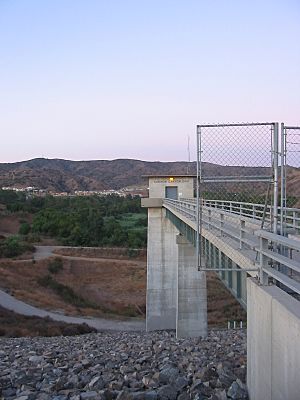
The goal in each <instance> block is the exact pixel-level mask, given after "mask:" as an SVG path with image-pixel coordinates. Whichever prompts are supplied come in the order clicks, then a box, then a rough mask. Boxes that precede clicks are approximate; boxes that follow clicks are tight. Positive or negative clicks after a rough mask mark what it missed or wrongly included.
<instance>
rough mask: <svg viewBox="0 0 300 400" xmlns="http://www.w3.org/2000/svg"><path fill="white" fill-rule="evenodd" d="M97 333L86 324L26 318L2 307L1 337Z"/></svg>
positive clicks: (0, 312)
mask: <svg viewBox="0 0 300 400" xmlns="http://www.w3.org/2000/svg"><path fill="white" fill-rule="evenodd" d="M95 331H96V330H95V329H93V328H90V327H89V326H87V325H86V324H82V325H75V324H66V323H64V322H57V321H52V320H51V319H50V318H39V317H26V316H23V315H19V314H16V313H14V312H12V311H8V310H5V309H4V308H2V307H0V336H5V337H22V336H61V335H63V336H73V335H81V334H84V333H90V332H95Z"/></svg>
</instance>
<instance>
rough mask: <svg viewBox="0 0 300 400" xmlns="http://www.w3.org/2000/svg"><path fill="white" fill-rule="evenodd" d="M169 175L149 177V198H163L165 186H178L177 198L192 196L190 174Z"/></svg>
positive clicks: (192, 184)
mask: <svg viewBox="0 0 300 400" xmlns="http://www.w3.org/2000/svg"><path fill="white" fill-rule="evenodd" d="M170 178H172V176H171V175H168V176H166V177H149V198H165V188H166V186H177V187H178V199H180V198H181V197H182V198H192V197H194V178H193V177H190V176H177V177H173V180H170Z"/></svg>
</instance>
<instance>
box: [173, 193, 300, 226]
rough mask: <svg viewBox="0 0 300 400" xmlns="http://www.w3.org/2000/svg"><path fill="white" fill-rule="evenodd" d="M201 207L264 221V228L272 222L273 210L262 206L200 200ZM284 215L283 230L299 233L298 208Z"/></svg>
mask: <svg viewBox="0 0 300 400" xmlns="http://www.w3.org/2000/svg"><path fill="white" fill-rule="evenodd" d="M181 201H183V202H185V203H192V204H196V199H182V200H181ZM202 206H203V207H211V208H218V209H221V210H224V211H227V212H229V213H232V214H237V215H240V216H243V217H246V218H249V219H252V220H256V221H262V220H263V218H264V219H265V224H266V225H265V226H268V225H270V224H271V222H272V217H273V213H274V209H273V207H272V206H270V205H267V207H266V209H265V205H264V204H255V203H245V202H236V201H228V200H207V199H202ZM283 212H284V214H285V230H287V229H290V230H292V231H295V233H300V209H299V208H288V207H286V208H284V211H283ZM278 215H279V216H280V215H281V207H278Z"/></svg>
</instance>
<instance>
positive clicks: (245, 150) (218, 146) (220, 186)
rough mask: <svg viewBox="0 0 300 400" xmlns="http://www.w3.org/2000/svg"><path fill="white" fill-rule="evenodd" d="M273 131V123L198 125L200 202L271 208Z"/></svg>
mask: <svg viewBox="0 0 300 400" xmlns="http://www.w3.org/2000/svg"><path fill="white" fill-rule="evenodd" d="M276 127H278V125H276V124H274V123H263V124H253V123H251V124H226V125H199V126H198V128H197V132H198V174H199V176H200V188H199V189H200V198H201V200H204V201H205V200H216V201H220V200H223V201H228V202H236V203H241V202H242V203H251V204H265V203H267V204H268V205H269V206H271V205H272V204H273V201H272V196H273V187H272V183H273V180H274V179H273V178H274V157H277V156H278V154H277V150H276V143H274V141H275V140H277V139H276V138H275V140H274V137H275V135H274V131H275V129H276ZM237 206H238V204H235V206H234V207H237ZM261 216H263V213H262V214H261ZM265 217H267V215H265ZM269 217H270V215H269ZM266 219H268V218H266ZM269 219H270V218H269Z"/></svg>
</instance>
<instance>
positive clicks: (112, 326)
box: [0, 290, 145, 331]
mask: <svg viewBox="0 0 300 400" xmlns="http://www.w3.org/2000/svg"><path fill="white" fill-rule="evenodd" d="M0 305H1V306H2V307H4V308H6V309H8V310H11V311H14V312H16V313H18V314H22V315H28V316H37V317H42V318H44V317H49V318H51V319H53V320H55V321H63V322H67V323H71V324H83V323H85V324H87V325H89V326H91V327H93V328H95V329H97V330H98V331H144V330H145V321H143V320H134V319H132V320H124V321H123V320H122V321H115V320H108V319H104V318H88V317H70V316H67V315H64V314H58V313H54V312H51V311H46V310H43V309H40V308H37V307H33V306H31V305H29V304H27V303H24V302H23V301H20V300H17V299H16V298H14V297H13V296H11V295H9V294H7V293H6V292H4V291H3V290H0Z"/></svg>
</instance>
